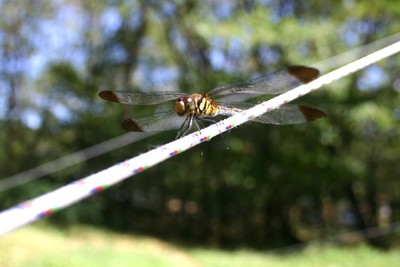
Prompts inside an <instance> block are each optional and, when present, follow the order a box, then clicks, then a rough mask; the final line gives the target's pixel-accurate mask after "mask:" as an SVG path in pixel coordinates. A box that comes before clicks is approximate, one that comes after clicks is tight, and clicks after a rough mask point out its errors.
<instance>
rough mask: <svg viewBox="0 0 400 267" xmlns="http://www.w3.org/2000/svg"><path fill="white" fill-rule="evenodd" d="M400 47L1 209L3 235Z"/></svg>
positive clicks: (390, 47) (398, 46)
mask: <svg viewBox="0 0 400 267" xmlns="http://www.w3.org/2000/svg"><path fill="white" fill-rule="evenodd" d="M399 51H400V42H397V43H394V44H392V45H389V46H387V47H385V48H383V49H381V50H379V51H376V52H374V53H372V54H370V55H368V56H366V57H364V58H361V59H359V60H356V61H354V62H352V63H350V64H348V65H345V66H343V67H341V68H339V69H336V70H334V71H332V72H330V73H328V74H325V75H323V76H321V77H320V78H318V79H316V80H314V81H312V82H310V83H308V84H306V85H302V86H299V87H297V88H295V89H293V90H291V91H288V92H286V93H284V94H281V95H279V96H277V97H275V98H273V99H271V100H268V101H266V102H263V103H261V104H259V105H257V106H255V107H253V108H251V109H248V110H245V111H243V112H240V113H238V114H236V115H234V116H232V117H229V118H227V119H225V120H222V121H220V122H218V123H216V124H213V125H211V126H209V127H207V128H204V129H202V130H201V131H198V132H195V133H193V134H190V135H188V136H185V137H183V138H181V139H178V140H175V141H173V142H171V143H168V144H166V145H164V146H160V147H158V148H156V149H153V150H151V151H149V152H147V153H144V154H142V155H139V156H137V157H134V158H132V159H129V160H126V161H124V162H122V163H119V164H117V165H115V166H112V167H110V168H108V169H105V170H103V171H100V172H98V173H95V174H92V175H90V176H88V177H86V178H83V179H81V180H78V181H76V182H73V183H71V184H68V185H66V186H63V187H61V188H59V189H57V190H54V191H52V192H50V193H47V194H45V195H42V196H39V197H37V198H35V199H32V200H29V201H26V202H24V203H21V204H20V205H17V206H15V207H12V208H10V209H8V210H5V211H3V212H1V213H0V235H4V234H6V233H8V232H10V231H12V230H14V229H16V228H18V227H21V226H23V225H25V224H28V223H30V222H33V221H36V220H38V219H40V218H42V217H44V216H47V215H50V214H52V213H53V212H55V211H58V210H60V209H62V208H64V207H67V206H70V205H72V204H73V203H75V202H78V201H80V200H81V199H83V198H86V197H88V196H90V195H92V194H94V193H96V192H99V191H102V190H103V189H105V188H107V187H109V186H111V185H114V184H116V183H118V182H120V181H122V180H124V179H126V178H128V177H130V176H132V175H135V174H137V173H140V172H142V171H143V170H145V169H147V168H150V167H152V166H155V165H156V164H158V163H160V162H162V161H164V160H166V159H168V158H170V157H173V156H175V155H177V154H179V153H182V152H183V151H185V150H188V149H190V148H191V147H193V146H195V145H198V144H200V143H202V142H204V141H209V140H210V139H211V138H213V137H215V136H217V135H219V134H221V133H222V132H225V131H229V130H230V129H232V128H234V127H237V126H239V125H241V124H243V123H245V122H247V121H249V120H252V119H254V118H255V117H257V116H260V115H261V114H263V113H265V112H268V111H271V110H273V109H276V108H278V107H280V106H281V105H283V104H286V103H287V102H290V101H292V100H294V99H296V98H298V97H300V96H303V95H305V94H307V93H309V92H311V91H314V90H316V89H318V88H321V87H322V86H323V85H325V84H328V83H330V82H332V81H334V80H337V79H340V78H341V77H343V76H346V75H349V74H350V73H353V72H356V71H357V70H359V69H362V68H364V67H366V66H368V65H370V64H372V63H374V62H376V61H379V60H381V59H383V58H386V57H389V56H391V55H393V54H395V53H398V52H399Z"/></svg>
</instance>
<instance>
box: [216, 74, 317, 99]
mask: <svg viewBox="0 0 400 267" xmlns="http://www.w3.org/2000/svg"><path fill="white" fill-rule="evenodd" d="M318 75H319V71H318V70H317V69H314V68H311V67H305V66H291V67H288V68H287V69H286V70H284V71H279V72H274V73H268V74H266V75H263V76H260V77H257V78H254V79H250V80H248V81H245V82H239V83H235V84H230V85H225V86H221V87H217V88H215V89H213V90H211V91H210V92H208V95H209V96H210V97H214V96H223V95H229V94H239V93H240V94H241V93H245V94H258V95H262V94H281V93H284V92H287V91H289V90H291V89H293V88H295V87H297V86H300V85H302V84H305V83H309V82H310V81H312V80H314V79H315V78H317V77H318Z"/></svg>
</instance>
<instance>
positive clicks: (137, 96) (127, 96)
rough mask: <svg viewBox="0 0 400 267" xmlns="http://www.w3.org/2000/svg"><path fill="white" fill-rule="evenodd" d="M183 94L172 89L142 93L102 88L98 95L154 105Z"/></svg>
mask: <svg viewBox="0 0 400 267" xmlns="http://www.w3.org/2000/svg"><path fill="white" fill-rule="evenodd" d="M184 95H185V94H182V93H179V92H172V91H159V92H151V93H144V92H129V91H111V90H104V91H101V92H100V93H99V96H100V97H101V98H102V99H104V100H107V101H110V102H115V103H121V104H131V105H155V104H160V103H164V102H166V101H170V100H175V99H177V98H179V97H181V96H184Z"/></svg>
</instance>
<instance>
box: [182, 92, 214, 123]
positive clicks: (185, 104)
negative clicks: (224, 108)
mask: <svg viewBox="0 0 400 267" xmlns="http://www.w3.org/2000/svg"><path fill="white" fill-rule="evenodd" d="M219 110H220V108H219V106H218V105H217V104H216V103H215V102H214V101H212V100H211V98H209V97H208V96H207V94H193V95H190V96H185V97H180V98H178V99H177V100H176V101H175V111H176V113H177V114H178V115H179V116H184V115H190V114H191V115H194V116H196V117H214V116H216V115H218V112H219Z"/></svg>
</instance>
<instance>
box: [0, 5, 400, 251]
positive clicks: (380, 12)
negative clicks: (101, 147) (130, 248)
mask: <svg viewBox="0 0 400 267" xmlns="http://www.w3.org/2000/svg"><path fill="white" fill-rule="evenodd" d="M0 9H1V14H2V15H1V16H0V124H1V129H2V130H1V131H0V146H1V151H2V153H0V162H1V163H0V182H2V181H7V186H6V184H3V188H1V186H0V199H1V201H0V208H1V210H3V209H6V208H8V207H10V206H13V205H15V204H17V203H19V202H21V201H24V200H27V199H30V198H32V197H36V196H39V195H41V194H44V193H46V192H48V191H51V190H54V189H56V188H58V187H60V186H63V185H65V184H67V183H70V182H72V181H75V180H77V179H80V178H82V177H85V176H87V175H89V174H91V173H95V172H97V171H100V170H102V169H104V168H106V167H109V166H111V165H112V164H115V163H117V162H120V161H123V160H125V159H127V158H130V157H133V156H136V155H138V154H140V153H144V152H146V151H148V150H149V149H151V148H153V147H154V146H158V145H161V144H164V143H166V142H169V141H171V140H173V139H174V137H175V135H176V132H174V131H172V132H164V133H160V134H157V135H153V136H151V137H148V138H145V139H141V140H140V141H138V142H133V143H131V144H126V145H124V146H122V147H120V148H118V149H115V150H113V151H109V152H107V153H105V154H103V155H100V156H98V157H94V158H91V159H89V158H88V157H87V155H86V154H85V153H83V154H82V155H81V156H82V158H81V159H82V160H81V162H79V163H77V164H73V163H75V162H71V164H70V165H71V166H69V167H67V168H63V169H61V170H58V171H56V172H52V173H50V174H46V168H44V169H43V168H42V169H40V170H39V171H36V172H35V173H34V175H35V177H38V178H37V179H35V180H34V181H31V182H29V183H24V182H21V180H18V179H17V178H18V177H17V178H15V177H14V178H13V179H8V178H9V177H12V176H13V175H16V174H18V173H20V172H23V171H26V170H29V169H31V168H35V167H37V166H40V165H42V164H44V163H47V162H50V161H53V160H56V159H59V158H62V157H64V156H67V155H69V154H71V153H73V152H76V151H79V150H82V149H85V148H88V147H91V146H93V145H96V144H99V143H101V142H104V141H107V140H110V139H112V138H116V137H118V136H121V135H123V134H126V133H125V132H124V131H123V130H122V129H121V128H120V123H121V121H122V120H123V119H124V118H128V117H131V116H134V115H138V114H140V115H143V114H148V113H152V112H155V111H156V110H157V107H156V106H155V107H133V106H124V105H117V104H113V103H109V102H108V103H107V102H105V101H103V100H101V99H100V98H99V97H98V95H97V94H98V92H99V91H100V90H105V89H111V90H133V91H145V92H151V91H156V90H160V88H161V89H162V90H171V88H176V90H180V91H182V92H206V91H208V90H210V89H212V88H214V87H216V86H219V85H224V84H228V83H232V82H236V81H241V80H245V79H248V78H249V77H253V76H254V75H257V74H263V73H267V72H271V71H276V70H281V69H284V68H285V67H286V66H288V65H293V64H297V65H311V66H318V67H319V68H320V69H321V71H322V72H323V73H324V72H327V71H329V70H330V69H332V67H337V66H339V65H340V64H342V63H340V62H339V63H337V62H333V61H332V60H330V58H332V57H333V56H336V55H340V54H342V53H344V52H347V51H350V50H353V49H354V48H357V47H362V46H363V45H366V44H369V43H371V42H374V41H377V40H380V39H382V38H384V37H387V36H391V35H393V34H395V33H397V32H398V31H399V29H400V22H399V20H398V18H399V16H400V5H399V4H398V2H397V1H391V0H386V1H368V2H367V1H356V0H343V1H339V2H337V1H335V2H334V1H318V0H315V1H313V0H307V1H302V0H301V1H269V0H258V1H257V0H241V1H232V0H223V1H198V0H192V1H184V0H181V1H180V0H171V1H144V0H143V1H139V0H136V1H123V0H119V1H118V0H113V1H111V0H109V1H105V0H102V1H74V0H57V1H47V0H43V1H6V0H3V1H0ZM398 39H400V38H398ZM360 51H361V52H360ZM364 52H365V51H364ZM357 53H362V50H357ZM353 56H357V55H355V54H348V55H346V56H345V57H344V58H342V59H344V60H348V61H349V60H352V57H353ZM346 63H347V62H346ZM335 64H336V65H335ZM399 65H400V57H399V56H396V55H395V56H393V57H391V58H389V59H387V60H385V61H382V62H379V63H378V64H376V65H373V66H371V67H369V68H367V69H364V70H362V71H360V72H357V73H356V74H354V75H351V76H349V77H346V78H344V79H342V80H340V81H337V82H334V83H332V84H330V85H328V86H326V88H324V89H321V90H319V91H317V92H314V93H312V94H309V95H307V96H305V97H302V98H301V99H299V100H297V101H296V103H307V104H311V105H313V106H316V107H318V108H320V109H322V110H324V111H325V112H326V113H327V118H326V119H323V120H319V121H316V122H313V123H308V124H303V125H294V126H293V125H292V126H267V125H261V124H257V123H248V124H246V125H244V126H242V127H239V128H238V129H235V130H232V131H231V132H229V133H225V134H223V136H222V137H217V138H214V139H213V140H211V141H210V142H206V143H203V144H201V145H200V146H197V147H196V148H194V149H191V150H190V151H187V152H185V153H183V154H181V155H178V156H176V157H174V158H171V159H170V160H168V161H166V162H163V163H161V164H160V165H158V166H156V167H154V168H151V169H149V170H146V171H145V172H143V173H141V174H139V175H137V176H135V177H133V178H131V179H128V180H126V181H124V182H122V183H120V184H119V185H116V186H114V187H112V188H109V189H107V190H106V191H104V192H101V193H99V194H97V195H95V196H92V197H90V198H89V199H86V200H84V201H82V202H80V203H77V204H75V205H73V206H72V207H70V208H68V209H65V210H63V211H61V212H58V213H57V214H55V215H54V216H52V217H50V218H47V219H46V220H45V221H46V222H48V223H49V224H51V225H55V226H56V227H61V228H68V227H71V226H73V225H82V224H84V225H91V226H96V227H101V228H105V229H109V230H112V231H117V232H120V233H126V234H140V235H146V236H153V237H156V238H160V239H162V240H165V241H171V242H176V243H178V244H187V245H194V246H205V247H219V248H229V249H231V248H239V247H246V248H252V249H253V248H254V249H271V248H279V247H283V246H291V245H294V244H299V243H304V242H310V241H316V240H326V239H329V238H331V240H332V237H335V236H336V237H338V238H335V239H334V241H337V242H340V243H341V244H354V243H358V242H361V243H364V244H368V245H371V246H373V247H377V248H384V249H388V248H395V247H396V246H397V245H398V244H399V236H398V232H397V233H396V231H394V230H395V228H394V227H395V226H396V225H397V222H398V221H400V180H399V174H400V164H399V162H400V141H399V140H400V138H399V137H400V124H399V120H400V94H399V93H400V71H399ZM263 99H265V97H264V98H263ZM129 136H130V138H131V137H132V136H135V138H136V136H139V137H142V136H141V135H139V134H136V133H131V134H129ZM133 139H134V138H132V140H133ZM40 174H44V175H40ZM39 177H40V178H39ZM25 178H26V177H25ZM374 227H378V228H374ZM367 229H373V231H370V230H367ZM354 231H355V232H354ZM346 232H353V234H352V235H349V236H346V235H345V236H343V235H340V236H337V235H338V234H341V233H346ZM339 237H340V238H339Z"/></svg>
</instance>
